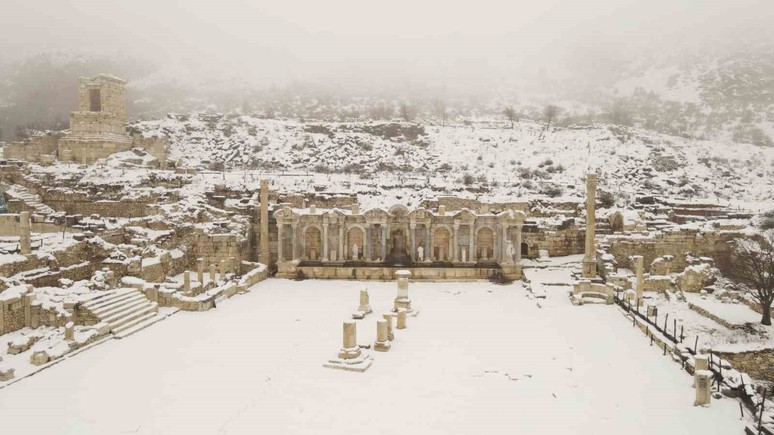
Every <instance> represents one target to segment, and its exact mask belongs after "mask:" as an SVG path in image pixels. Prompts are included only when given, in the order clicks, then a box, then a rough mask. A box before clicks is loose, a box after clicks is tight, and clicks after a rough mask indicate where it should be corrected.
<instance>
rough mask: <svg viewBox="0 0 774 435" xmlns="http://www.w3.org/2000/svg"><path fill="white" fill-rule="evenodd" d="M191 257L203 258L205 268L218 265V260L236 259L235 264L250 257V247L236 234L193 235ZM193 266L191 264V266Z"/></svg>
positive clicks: (246, 241)
mask: <svg viewBox="0 0 774 435" xmlns="http://www.w3.org/2000/svg"><path fill="white" fill-rule="evenodd" d="M191 251H192V252H191V254H192V255H191V256H190V257H192V258H193V259H194V260H195V259H196V258H204V264H205V267H209V265H210V264H216V265H217V264H220V260H228V259H229V258H231V257H234V258H236V261H237V264H239V262H241V261H242V260H243V259H247V258H248V257H249V256H250V247H249V243H248V240H247V239H246V238H245V237H242V236H238V235H236V234H205V233H203V232H199V233H196V234H194V245H193V246H192V250H191ZM191 266H193V264H192V265H191Z"/></svg>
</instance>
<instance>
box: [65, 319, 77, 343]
mask: <svg viewBox="0 0 774 435" xmlns="http://www.w3.org/2000/svg"><path fill="white" fill-rule="evenodd" d="M65 340H68V341H73V340H75V324H74V323H73V322H67V324H66V325H65Z"/></svg>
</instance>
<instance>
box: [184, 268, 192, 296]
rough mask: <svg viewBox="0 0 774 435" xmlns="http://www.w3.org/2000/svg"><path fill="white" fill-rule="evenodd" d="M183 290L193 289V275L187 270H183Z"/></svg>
mask: <svg viewBox="0 0 774 435" xmlns="http://www.w3.org/2000/svg"><path fill="white" fill-rule="evenodd" d="M183 290H185V291H187V292H189V291H191V275H190V274H189V272H188V271H187V270H185V271H183Z"/></svg>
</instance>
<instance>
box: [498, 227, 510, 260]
mask: <svg viewBox="0 0 774 435" xmlns="http://www.w3.org/2000/svg"><path fill="white" fill-rule="evenodd" d="M508 257H509V255H508V226H507V225H505V224H503V238H502V240H501V241H500V259H501V260H502V261H505V262H506V263H510V260H511V259H510V258H508Z"/></svg>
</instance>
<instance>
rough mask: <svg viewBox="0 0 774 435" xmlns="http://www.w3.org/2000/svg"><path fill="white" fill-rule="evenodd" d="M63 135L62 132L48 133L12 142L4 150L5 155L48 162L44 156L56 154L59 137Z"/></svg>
mask: <svg viewBox="0 0 774 435" xmlns="http://www.w3.org/2000/svg"><path fill="white" fill-rule="evenodd" d="M62 136H63V134H62V133H47V134H42V135H37V136H32V137H30V138H28V139H26V140H24V141H23V142H14V143H10V144H8V145H7V146H6V147H5V149H4V150H3V157H5V158H6V159H17V160H26V161H29V162H47V161H46V159H45V157H42V156H54V155H56V151H57V146H58V145H59V139H60V138H61V137H62Z"/></svg>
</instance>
